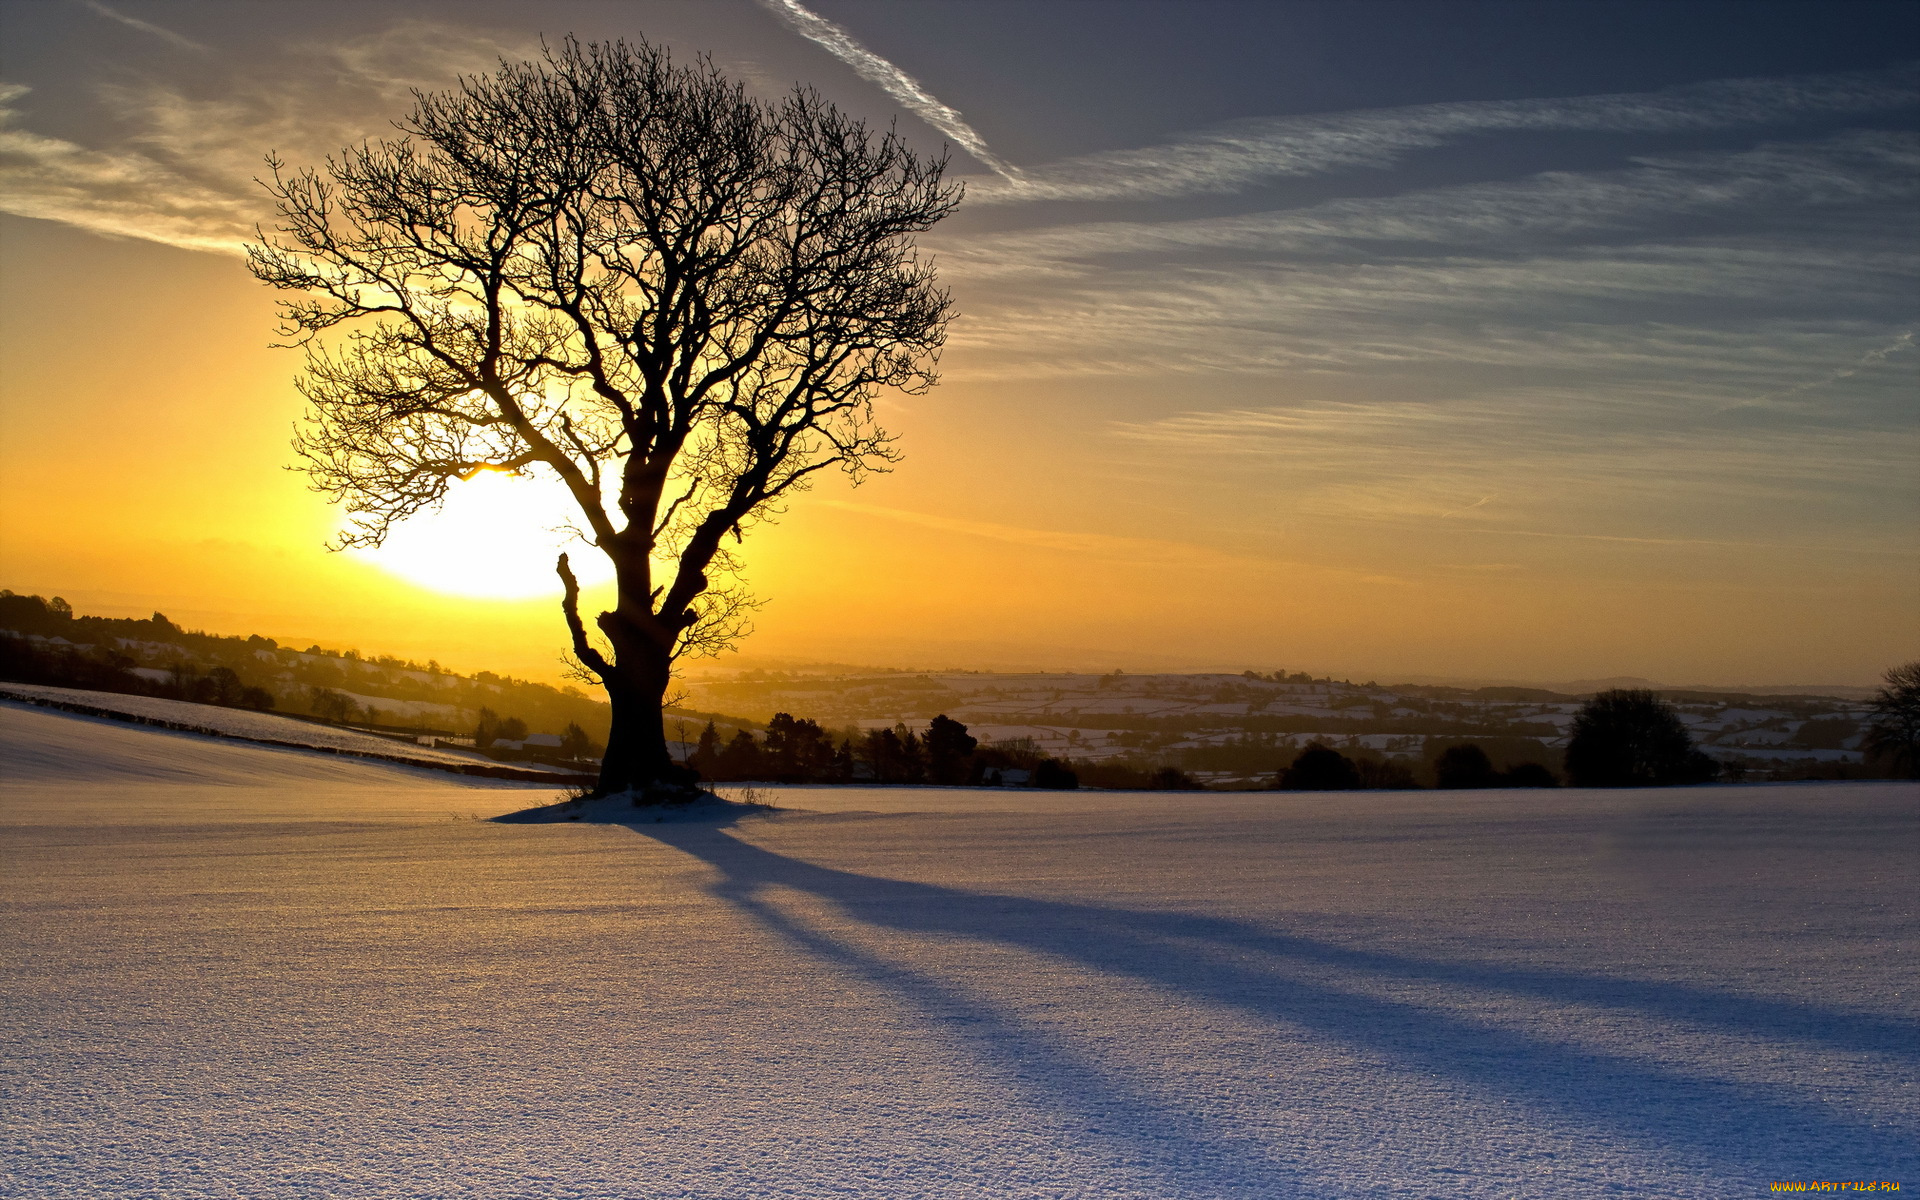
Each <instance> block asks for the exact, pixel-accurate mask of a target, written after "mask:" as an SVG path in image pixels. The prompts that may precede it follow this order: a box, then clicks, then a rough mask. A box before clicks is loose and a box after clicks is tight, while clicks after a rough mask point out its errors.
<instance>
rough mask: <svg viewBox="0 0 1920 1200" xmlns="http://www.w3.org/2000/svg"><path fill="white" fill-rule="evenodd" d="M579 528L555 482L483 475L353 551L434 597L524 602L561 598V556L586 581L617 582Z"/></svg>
mask: <svg viewBox="0 0 1920 1200" xmlns="http://www.w3.org/2000/svg"><path fill="white" fill-rule="evenodd" d="M582 524H583V522H582V521H581V518H580V515H579V509H578V508H576V507H575V506H574V503H573V498H572V497H571V496H570V495H568V493H567V490H566V488H565V487H564V486H562V485H561V483H560V482H559V481H558V480H556V479H552V478H550V477H541V476H537V475H512V474H508V473H505V472H501V471H482V472H480V473H479V474H477V475H475V476H474V477H473V478H472V479H468V480H463V481H456V482H455V483H454V484H453V486H452V487H451V488H449V489H448V491H447V498H446V501H445V502H444V503H443V504H441V506H440V507H439V508H438V509H430V510H427V511H425V512H420V513H416V514H414V515H413V516H411V517H409V518H407V520H405V521H403V522H401V523H400V524H397V525H395V526H394V527H393V529H392V531H391V532H389V533H388V535H387V540H386V542H385V544H383V545H381V546H380V547H379V548H377V549H360V550H355V551H353V553H354V554H355V555H356V556H358V557H360V558H362V559H364V560H366V561H368V562H371V563H373V564H374V565H375V566H378V567H379V568H381V569H382V570H384V571H386V572H388V573H389V574H392V575H396V576H398V577H400V578H401V579H404V580H406V581H407V582H408V583H412V584H415V585H417V586H419V587H423V588H429V589H431V590H433V591H436V592H445V593H447V594H449V595H455V596H471V597H476V598H481V599H493V600H525V599H532V598H534V597H539V596H553V595H558V594H559V592H560V579H559V576H557V575H556V574H555V573H554V569H553V565H554V560H555V558H557V557H558V556H559V554H560V553H561V552H562V551H566V552H567V553H569V554H570V555H571V556H572V557H571V564H572V566H573V571H574V574H575V575H577V576H578V577H579V579H580V582H581V583H582V584H587V585H590V584H594V583H601V582H604V581H606V580H608V579H611V578H612V577H613V567H612V564H610V563H608V562H607V560H606V558H605V557H604V556H603V555H602V554H601V553H600V552H599V551H598V550H596V549H594V548H593V547H592V546H591V545H590V544H588V543H587V542H586V541H584V540H583V539H582V538H581V537H580V536H579V535H578V533H576V532H575V530H576V529H578V528H579V527H580V526H581V525H582Z"/></svg>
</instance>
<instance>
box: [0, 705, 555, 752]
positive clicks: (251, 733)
mask: <svg viewBox="0 0 1920 1200" xmlns="http://www.w3.org/2000/svg"><path fill="white" fill-rule="evenodd" d="M9 699H13V700H18V699H25V700H50V701H54V702H56V703H62V704H80V705H84V706H86V707H89V708H96V709H101V710H103V711H106V712H114V713H126V714H128V715H131V716H136V717H143V718H146V719H148V720H155V721H167V722H172V723H175V724H180V725H191V726H195V727H198V728H201V729H211V730H214V731H215V732H218V733H222V734H225V735H227V736H228V737H234V738H246V739H248V740H250V741H259V742H278V743H290V744H294V745H300V746H312V747H316V748H330V749H333V750H336V751H348V752H351V753H355V754H379V755H389V756H398V757H401V758H406V759H410V760H412V761H415V762H427V763H448V764H461V765H467V766H474V765H481V766H484V765H487V764H489V763H490V762H491V760H490V759H488V758H487V757H486V756H484V755H480V754H463V753H461V752H460V751H457V750H443V749H432V748H429V747H426V746H422V745H420V744H419V742H418V740H417V739H415V738H404V739H395V738H384V737H379V736H377V735H375V734H371V733H361V732H359V731H358V730H354V729H343V728H340V727H339V726H334V725H320V724H316V723H314V722H312V721H300V720H296V719H294V718H293V717H283V716H278V715H275V714H273V713H261V712H253V711H251V710H249V709H241V708H222V707H220V706H218V705H214V704H192V703H189V702H187V701H184V700H166V699H162V698H160V697H156V696H125V695H121V694H119V693H117V692H92V691H86V690H83V689H80V688H63V687H48V686H44V685H41V684H28V683H0V702H4V701H6V700H9ZM512 765H513V767H514V768H515V769H516V770H531V771H541V770H544V769H545V768H542V767H540V766H539V765H538V764H534V763H514V764H512Z"/></svg>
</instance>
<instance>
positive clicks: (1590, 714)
mask: <svg viewBox="0 0 1920 1200" xmlns="http://www.w3.org/2000/svg"><path fill="white" fill-rule="evenodd" d="M1399 770H1400V771H1401V772H1402V773H1403V774H1404V773H1406V772H1405V768H1399ZM1566 773H1567V781H1568V782H1569V783H1570V784H1572V785H1573V786H1575V787H1663V786H1671V785H1675V784H1691V783H1707V782H1710V781H1712V780H1714V779H1717V778H1718V777H1719V775H1720V765H1719V764H1718V763H1716V762H1714V760H1713V759H1711V758H1709V757H1708V756H1707V755H1706V754H1705V753H1703V752H1702V751H1701V750H1700V749H1699V747H1697V746H1695V745H1694V744H1693V737H1692V735H1691V734H1689V733H1688V732H1687V727H1686V724H1685V723H1684V722H1683V721H1681V719H1680V714H1679V713H1678V712H1677V711H1675V710H1674V708H1673V706H1672V705H1670V704H1667V703H1666V702H1665V701H1663V700H1661V699H1660V697H1659V696H1658V695H1656V694H1655V693H1653V692H1651V691H1646V690H1643V689H1634V688H1619V689H1614V690H1612V691H1606V692H1601V693H1599V694H1598V695H1596V696H1594V697H1593V698H1592V699H1590V700H1588V701H1587V702H1586V703H1585V704H1584V705H1582V706H1581V708H1580V711H1579V713H1577V714H1576V715H1575V716H1574V719H1573V726H1572V728H1571V730H1570V731H1569V736H1568V739H1567V753H1566ZM1369 774H1371V775H1372V777H1371V778H1369ZM1386 774H1387V773H1386V772H1383V771H1382V770H1381V769H1380V768H1379V767H1378V766H1373V765H1371V764H1369V763H1368V762H1367V760H1364V759H1362V760H1358V761H1356V760H1354V759H1350V758H1348V757H1347V756H1345V755H1343V754H1341V753H1340V752H1339V751H1337V750H1334V749H1333V748H1332V747H1329V746H1326V745H1323V744H1321V743H1319V742H1315V743H1313V744H1312V745H1309V746H1308V747H1307V748H1306V749H1305V750H1302V751H1301V752H1300V754H1299V756H1298V757H1297V758H1295V759H1294V761H1293V763H1292V765H1291V766H1288V767H1286V768H1285V769H1283V770H1282V771H1281V772H1280V773H1279V776H1278V777H1277V778H1276V780H1275V785H1276V786H1277V787H1279V788H1281V789H1282V790H1285V791H1350V790H1354V789H1359V788H1378V787H1388V788H1392V787H1408V786H1411V785H1412V780H1411V778H1410V777H1409V778H1407V779H1406V780H1405V781H1404V782H1402V781H1398V780H1394V779H1392V778H1389V777H1385V776H1386ZM1434 777H1435V786H1436V787H1440V788H1495V787H1505V788H1515V787H1557V786H1559V782H1560V781H1559V779H1557V778H1556V777H1555V775H1554V773H1553V772H1552V771H1551V770H1549V769H1548V768H1547V767H1546V766H1544V765H1543V764H1541V763H1537V762H1521V763H1516V764H1514V765H1513V766H1510V767H1508V768H1507V769H1506V770H1500V769H1498V768H1496V767H1495V766H1494V764H1493V760H1492V759H1491V758H1489V757H1488V755H1487V752H1486V751H1485V750H1483V749H1482V748H1481V747H1480V746H1478V745H1477V744H1474V743H1471V742H1469V743H1465V744H1462V745H1456V746H1449V747H1448V748H1447V749H1445V750H1444V751H1442V752H1441V754H1440V755H1439V757H1438V758H1437V759H1436V760H1435V761H1434Z"/></svg>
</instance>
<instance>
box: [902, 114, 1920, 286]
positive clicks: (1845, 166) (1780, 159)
mask: <svg viewBox="0 0 1920 1200" xmlns="http://www.w3.org/2000/svg"><path fill="white" fill-rule="evenodd" d="M1917 196H1920V136H1916V135H1915V134H1913V133H1910V132H1905V131H1854V132H1845V133H1840V134H1836V135H1834V136H1832V137H1828V138H1824V139H1820V140H1818V141H1803V142H1771V143H1765V144H1762V145H1759V146H1755V147H1751V148H1748V149H1744V150H1733V151H1703V152H1697V153H1692V154H1673V155H1663V156H1649V157H1642V158H1639V159H1637V160H1635V165H1634V166H1632V167H1628V168H1625V169H1619V170H1606V171H1587V172H1571V171H1550V172H1545V173H1542V174H1539V175H1534V176H1531V177H1529V178H1525V179H1519V180H1504V181H1500V182H1494V183H1477V184H1463V185H1457V186H1452V187H1441V188H1429V189H1421V190H1416V191H1411V192H1406V193H1403V194H1401V195H1396V196H1386V197H1373V198H1368V199H1355V200H1332V201H1326V202H1323V203H1320V204H1315V205H1311V206H1308V207H1304V208H1295V209H1286V210H1281V211H1274V212H1260V213H1250V214H1244V215H1239V216H1232V217H1212V218H1203V219H1198V220H1184V221H1182V220H1173V221H1157V222H1144V221H1094V222H1085V223H1079V224H1073V225H1064V226H1052V227H1047V228H1041V229H1037V230H1027V231H1021V232H1014V233H1005V234H996V235H988V236H978V235H976V236H973V237H970V238H966V239H964V240H955V239H934V240H933V242H932V244H934V245H937V246H938V247H939V250H940V253H941V258H942V261H943V263H944V264H945V265H946V267H947V269H948V270H949V271H957V272H959V273H961V274H962V275H965V276H968V277H986V276H1001V275H1010V274H1011V275H1035V274H1063V273H1064V274H1077V273H1084V272H1087V271H1090V270H1101V271H1104V270H1105V268H1106V267H1108V266H1111V265H1113V264H1114V263H1115V262H1116V261H1117V260H1122V259H1124V258H1126V257H1129V256H1144V255H1156V254H1158V255H1179V256H1186V257H1189V258H1191V256H1193V255H1194V254H1196V253H1198V252H1223V253H1230V254H1232V255H1234V256H1235V257H1236V258H1237V259H1238V260H1239V261H1247V256H1249V255H1267V256H1276V255H1286V256H1288V257H1290V258H1293V259H1298V258H1300V257H1302V256H1305V257H1306V258H1308V259H1324V258H1329V257H1339V256H1346V257H1353V256H1354V255H1355V254H1361V255H1365V256H1367V257H1368V258H1370V259H1373V260H1376V261H1377V259H1378V255H1379V254H1380V252H1381V248H1382V247H1381V244H1382V243H1386V244H1388V248H1389V250H1390V251H1393V252H1397V253H1406V252H1408V251H1409V250H1411V249H1412V247H1413V246H1415V245H1418V246H1420V247H1424V248H1426V251H1425V252H1430V250H1431V248H1433V247H1440V248H1443V249H1445V250H1446V251H1449V252H1453V253H1458V252H1461V251H1468V250H1476V251H1486V250H1489V249H1492V250H1497V251H1498V252H1499V253H1501V254H1503V255H1507V256H1514V255H1519V254H1525V253H1529V252H1532V251H1537V250H1539V249H1542V248H1547V247H1553V246H1559V245H1567V244H1578V243H1581V242H1585V241H1592V240H1594V239H1595V238H1596V237H1597V236H1600V235H1608V236H1613V235H1618V234H1622V233H1625V234H1630V235H1631V234H1637V235H1641V236H1645V235H1647V234H1649V233H1659V232H1663V231H1668V230H1678V229H1680V228H1681V226H1680V225H1679V224H1678V222H1679V221H1684V220H1688V219H1694V220H1698V219H1701V218H1705V219H1708V220H1711V221H1712V222H1714V227H1716V228H1719V229H1722V230H1724V229H1725V228H1726V227H1727V226H1726V222H1727V221H1728V220H1729V219H1733V220H1736V221H1737V220H1740V219H1742V218H1743V217H1747V216H1749V215H1752V214H1765V215H1766V217H1767V219H1769V220H1773V219H1777V217H1778V215H1779V214H1780V213H1782V212H1793V211H1798V210H1802V209H1809V208H1819V207H1831V206H1837V205H1860V204H1867V203H1892V202H1907V201H1911V200H1913V199H1914V198H1915V197H1917Z"/></svg>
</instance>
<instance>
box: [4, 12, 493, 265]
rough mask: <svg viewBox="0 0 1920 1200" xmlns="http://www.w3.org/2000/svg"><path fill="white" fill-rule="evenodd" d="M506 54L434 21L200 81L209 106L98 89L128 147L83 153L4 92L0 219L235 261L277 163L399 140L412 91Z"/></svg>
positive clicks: (128, 88) (307, 49)
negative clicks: (370, 141) (266, 173)
mask: <svg viewBox="0 0 1920 1200" xmlns="http://www.w3.org/2000/svg"><path fill="white" fill-rule="evenodd" d="M521 49H525V48H516V47H506V46H502V45H500V44H499V43H497V42H495V41H493V40H491V39H489V38H486V37H484V36H481V35H478V34H474V33H471V32H468V31H464V30H457V29H451V28H447V27H443V26H438V25H432V24H427V23H423V22H412V21H408V22H400V23H397V24H395V25H394V26H392V27H390V28H388V29H385V30H382V31H381V32H380V33H378V34H375V35H371V36H367V37H363V38H358V39H354V40H350V41H345V42H338V43H333V44H327V45H297V46H291V47H287V48H285V49H284V50H283V52H282V53H281V54H279V55H276V56H275V57H274V58H273V59H272V60H270V61H264V62H259V63H248V64H245V65H243V66H240V67H238V68H229V69H231V70H232V72H233V73H232V74H230V75H228V76H227V77H226V78H224V79H220V78H218V77H216V78H214V79H212V80H207V79H202V80H201V81H200V82H201V83H202V84H203V85H206V84H212V85H213V86H211V87H206V86H203V87H201V88H199V89H196V91H198V92H199V93H200V94H197V95H195V94H189V92H188V91H187V90H186V89H184V88H182V87H180V86H178V85H176V84H172V83H166V82H159V81H153V80H145V81H135V82H130V83H121V84H116V85H113V86H109V87H105V88H103V89H101V92H100V98H101V100H102V102H103V104H104V105H105V107H106V110H107V111H108V113H110V114H111V115H112V116H113V117H114V118H115V123H116V124H117V126H118V128H119V130H120V136H119V137H118V138H117V139H115V140H112V141H110V142H108V143H107V144H105V145H103V146H99V147H86V146H81V145H78V144H76V143H74V142H71V141H67V140H64V139H60V138H53V137H47V136H45V135H42V134H38V133H34V132H31V131H30V130H27V129H23V128H20V127H19V125H18V120H19V118H20V115H21V113H20V109H21V105H22V101H23V100H24V99H25V98H26V97H27V95H28V89H26V88H25V87H22V86H20V85H17V84H0V211H4V212H9V213H14V214H16V215H19V216H26V217H38V218H41V219H44V220H51V221H61V222H64V223H66V224H69V225H75V226H78V227H80V228H82V229H89V230H92V231H94V232H97V233H104V234H108V235H111V236H118V237H132V238H143V239H146V240H149V241H155V242H161V243H164V244H166V245H171V246H179V247H182V248H184V249H191V250H207V251H214V252H220V253H237V252H238V251H239V249H240V247H241V245H243V244H244V242H245V241H246V240H247V239H248V238H249V237H251V236H252V233H253V228H254V225H255V224H256V223H260V222H265V221H267V220H269V219H270V218H271V215H272V214H271V209H270V208H269V206H268V205H267V203H266V199H265V196H264V193H263V192H262V191H261V190H260V189H259V187H258V186H256V185H255V183H254V182H253V180H254V177H255V176H256V175H257V174H259V172H260V171H261V170H262V159H263V157H264V155H265V154H266V153H267V152H268V151H279V152H281V153H283V154H285V155H286V156H287V157H289V158H290V159H292V160H293V161H296V162H311V161H315V160H318V159H319V158H321V157H323V156H325V155H327V154H330V153H334V152H336V151H337V150H339V148H340V147H341V146H344V145H347V144H350V143H352V142H355V141H358V140H360V139H361V138H364V137H368V136H376V137H377V136H381V135H383V134H390V133H391V132H392V127H391V125H390V124H389V122H390V121H391V120H392V119H393V118H394V117H396V116H398V115H400V114H401V113H403V112H404V111H405V110H406V106H407V104H408V102H409V101H410V94H409V89H411V88H412V87H416V86H420V87H434V86H444V85H445V84H447V83H449V82H451V81H452V79H453V78H454V77H455V76H456V75H458V74H460V73H463V72H472V71H482V70H486V69H488V68H490V67H492V66H493V65H494V64H495V63H496V62H497V61H498V59H499V58H500V57H501V55H503V54H507V55H509V56H512V55H514V54H515V53H516V51H518V50H521Z"/></svg>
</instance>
